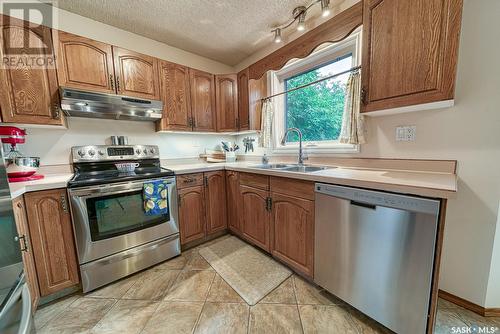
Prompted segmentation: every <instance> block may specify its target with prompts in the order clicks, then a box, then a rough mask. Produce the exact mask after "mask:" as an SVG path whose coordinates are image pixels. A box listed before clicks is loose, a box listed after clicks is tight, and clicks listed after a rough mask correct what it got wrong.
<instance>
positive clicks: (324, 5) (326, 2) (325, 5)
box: [321, 0, 331, 17]
mask: <svg viewBox="0 0 500 334" xmlns="http://www.w3.org/2000/svg"><path fill="white" fill-rule="evenodd" d="M330 14H331V11H330V0H321V15H322V16H323V17H327V16H329V15H330Z"/></svg>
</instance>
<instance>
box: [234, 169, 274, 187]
mask: <svg viewBox="0 0 500 334" xmlns="http://www.w3.org/2000/svg"><path fill="white" fill-rule="evenodd" d="M240 184H241V185H243V186H249V187H254V188H259V189H264V190H269V176H266V175H260V174H251V173H240Z"/></svg>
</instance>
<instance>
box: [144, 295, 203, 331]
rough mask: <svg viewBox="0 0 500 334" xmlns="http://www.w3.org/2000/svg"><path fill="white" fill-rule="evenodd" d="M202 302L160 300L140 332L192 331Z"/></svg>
mask: <svg viewBox="0 0 500 334" xmlns="http://www.w3.org/2000/svg"><path fill="white" fill-rule="evenodd" d="M202 308H203V302H162V303H161V304H160V306H159V307H158V308H157V309H156V311H155V313H154V314H153V316H152V317H151V319H150V320H149V321H148V323H147V324H146V327H145V328H144V330H143V331H142V332H141V334H163V333H173V334H174V333H175V334H183V333H192V331H193V329H194V326H195V325H196V321H197V320H198V317H199V315H200V313H201V309H202Z"/></svg>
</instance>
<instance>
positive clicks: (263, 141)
mask: <svg viewBox="0 0 500 334" xmlns="http://www.w3.org/2000/svg"><path fill="white" fill-rule="evenodd" d="M273 120H274V110H273V104H272V102H271V99H267V100H265V101H264V102H263V104H262V119H261V122H260V126H261V132H260V140H259V143H260V146H261V147H265V148H270V147H272V142H273V140H272V138H273Z"/></svg>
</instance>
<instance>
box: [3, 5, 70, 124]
mask: <svg viewBox="0 0 500 334" xmlns="http://www.w3.org/2000/svg"><path fill="white" fill-rule="evenodd" d="M0 20H1V25H0V26H1V33H0V57H1V58H2V59H4V57H5V59H9V57H12V58H13V59H14V61H16V59H17V57H16V55H17V54H19V53H20V51H13V50H12V49H11V47H14V46H15V47H16V48H17V47H22V46H23V45H25V44H24V42H25V41H26V40H28V41H29V45H26V49H23V51H22V52H23V54H25V55H26V56H32V55H31V54H30V52H31V50H29V49H28V47H29V48H40V49H42V48H46V49H48V50H49V51H48V52H47V57H50V55H53V46H52V38H51V36H50V29H49V28H47V27H43V26H38V25H33V24H32V23H29V22H24V21H22V20H17V19H15V18H12V17H8V16H3V15H0ZM20 57H21V58H20V59H19V60H21V59H24V56H20ZM48 59H49V58H47V60H48ZM16 65H17V66H14V65H12V66H8V67H6V66H4V67H3V68H1V69H0V85H1V87H2V88H1V89H0V110H1V113H2V120H3V121H4V122H9V123H26V124H49V125H62V124H63V122H64V120H63V118H62V115H61V112H60V110H59V93H58V84H57V75H56V70H55V68H54V66H53V65H52V66H50V65H48V66H40V67H38V66H36V67H34V66H30V64H26V63H25V62H24V61H23V62H20V61H16Z"/></svg>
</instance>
